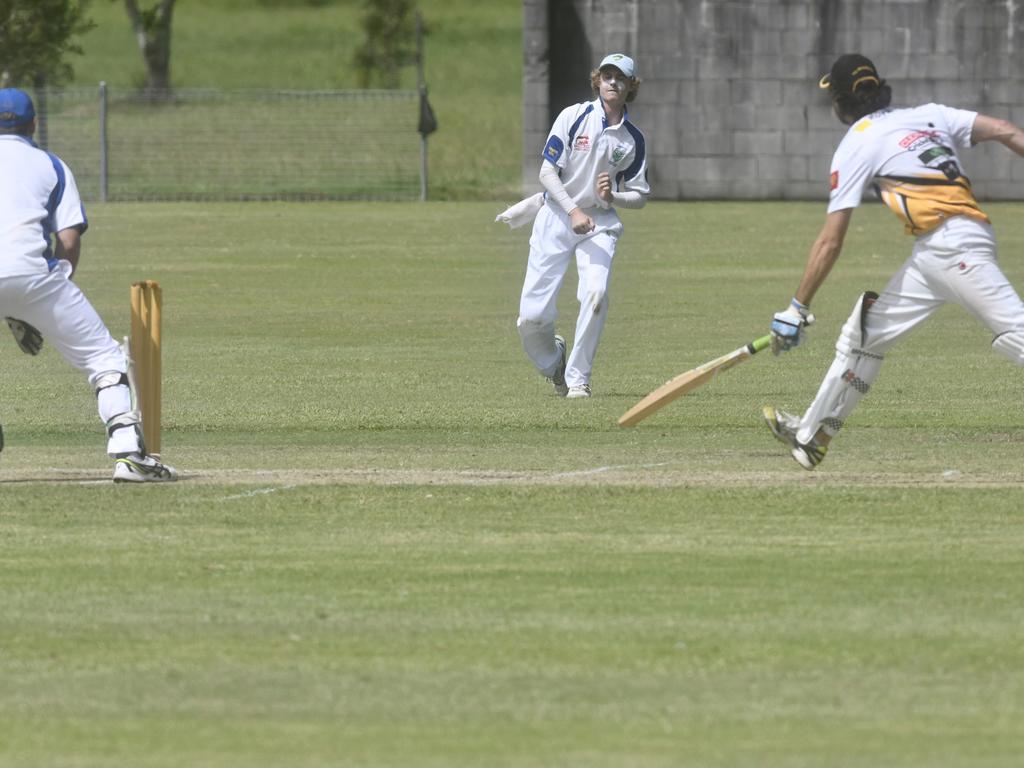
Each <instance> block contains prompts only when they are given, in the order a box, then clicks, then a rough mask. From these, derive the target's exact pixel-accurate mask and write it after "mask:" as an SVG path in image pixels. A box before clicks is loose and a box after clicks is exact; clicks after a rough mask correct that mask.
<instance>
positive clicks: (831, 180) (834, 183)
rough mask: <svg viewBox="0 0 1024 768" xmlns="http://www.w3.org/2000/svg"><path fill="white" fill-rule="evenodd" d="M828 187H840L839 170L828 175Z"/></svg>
mask: <svg viewBox="0 0 1024 768" xmlns="http://www.w3.org/2000/svg"><path fill="white" fill-rule="evenodd" d="M828 188H829V189H839V171H832V174H831V175H830V176H829V177H828Z"/></svg>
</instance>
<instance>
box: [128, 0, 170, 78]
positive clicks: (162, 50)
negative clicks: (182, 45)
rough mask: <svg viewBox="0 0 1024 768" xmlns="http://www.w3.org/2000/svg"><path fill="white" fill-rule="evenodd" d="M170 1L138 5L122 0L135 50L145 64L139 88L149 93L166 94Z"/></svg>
mask: <svg viewBox="0 0 1024 768" xmlns="http://www.w3.org/2000/svg"><path fill="white" fill-rule="evenodd" d="M112 1H113V0H112ZM174 3H175V0H159V2H154V3H153V4H152V5H150V6H143V7H141V8H140V7H139V4H138V3H137V2H136V0H125V2H124V8H125V11H126V12H127V14H128V18H129V19H130V20H131V24H132V29H133V30H134V32H135V39H136V42H137V43H138V47H139V52H140V53H141V54H142V60H143V62H145V65H146V81H145V85H144V88H143V90H145V91H147V92H148V93H149V94H150V95H151V96H158V95H166V94H167V93H168V92H169V91H170V88H171V22H172V19H173V17H174Z"/></svg>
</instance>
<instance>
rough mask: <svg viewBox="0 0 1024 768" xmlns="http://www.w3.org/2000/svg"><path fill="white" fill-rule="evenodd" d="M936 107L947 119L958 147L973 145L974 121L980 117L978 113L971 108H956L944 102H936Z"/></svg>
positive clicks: (951, 134) (950, 133)
mask: <svg viewBox="0 0 1024 768" xmlns="http://www.w3.org/2000/svg"><path fill="white" fill-rule="evenodd" d="M935 108H936V109H937V110H938V111H939V113H940V114H941V115H942V117H943V119H944V120H945V121H946V125H947V126H948V128H949V135H950V137H951V138H952V139H953V143H954V144H955V145H956V146H957V147H958V148H968V147H971V146H972V144H971V134H972V133H973V132H974V121H975V119H976V118H977V117H978V113H977V112H973V111H971V110H969V109H954V108H952V107H946V106H943V105H942V104H936V105H935Z"/></svg>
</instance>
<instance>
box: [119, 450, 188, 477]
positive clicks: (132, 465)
mask: <svg viewBox="0 0 1024 768" xmlns="http://www.w3.org/2000/svg"><path fill="white" fill-rule="evenodd" d="M177 479H178V470H176V469H175V468H174V467H169V466H167V465H166V464H161V463H160V462H159V461H157V460H156V459H154V458H153V457H152V456H148V455H146V454H142V453H130V454H128V455H127V456H122V457H121V458H119V459H118V460H117V463H115V464H114V482H115V483H169V482H171V481H173V480H177Z"/></svg>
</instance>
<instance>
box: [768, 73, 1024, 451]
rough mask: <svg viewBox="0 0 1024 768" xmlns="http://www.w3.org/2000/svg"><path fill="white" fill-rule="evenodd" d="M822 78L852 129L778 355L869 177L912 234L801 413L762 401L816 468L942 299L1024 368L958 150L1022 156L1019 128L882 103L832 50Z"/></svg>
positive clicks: (1022, 349) (872, 86)
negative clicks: (986, 146) (896, 349)
mask: <svg viewBox="0 0 1024 768" xmlns="http://www.w3.org/2000/svg"><path fill="white" fill-rule="evenodd" d="M820 85H821V87H822V88H827V89H828V91H829V95H830V96H831V97H832V107H833V109H834V111H835V114H836V116H837V117H838V118H839V120H840V121H841V122H843V123H844V124H846V125H849V126H851V127H850V130H849V131H848V132H847V134H846V136H845V137H844V138H843V140H842V142H841V143H840V144H839V147H838V149H837V150H836V153H835V156H834V157H833V159H832V169H831V170H832V173H831V194H830V197H829V205H828V215H827V216H826V219H825V225H824V227H823V228H822V230H821V233H820V234H819V235H818V238H817V240H815V242H814V245H813V246H812V247H811V251H810V255H809V256H808V259H807V266H806V268H805V270H804V275H803V279H802V280H801V281H800V285H799V287H798V288H797V291H796V296H795V297H794V298H793V300H792V302H791V303H790V306H789V308H788V309H786V310H784V311H782V312H778V313H776V314H775V317H774V319H773V320H772V324H771V331H772V336H773V349H774V350H775V352H776V354H778V352H781V351H785V350H788V349H790V348H791V347H795V346H797V345H798V344H799V343H800V342H801V341H802V340H803V337H804V327H805V326H806V325H807V317H808V307H809V306H810V303H811V299H813V298H814V294H815V292H816V291H817V290H818V288H820V287H821V284H822V283H823V282H824V281H825V278H826V277H827V276H828V274H829V271H830V270H831V269H832V266H833V265H834V264H835V262H836V260H837V259H838V258H839V253H840V251H841V250H842V247H843V238H844V237H845V235H846V230H847V227H849V224H850V217H851V216H852V215H853V209H854V208H856V207H857V206H858V205H859V204H860V202H861V196H862V195H863V193H864V190H865V188H866V187H867V186H868V185H869V184H876V185H877V186H878V188H879V191H880V193H881V196H882V200H883V201H884V202H885V203H886V204H887V205H888V206H889V208H891V209H892V211H893V213H895V214H896V215H897V216H898V217H899V218H900V220H901V221H902V222H903V224H904V228H905V230H906V232H907V234H910V235H913V236H914V237H915V238H916V239H915V241H914V247H913V250H912V251H911V254H910V258H908V259H907V260H906V261H905V262H904V264H903V266H902V267H900V269H899V270H898V271H897V272H896V274H895V275H894V276H893V277H892V279H891V280H890V281H889V283H888V285H886V287H885V289H884V290H883V291H882V293H881V294H876V293H873V292H867V293H865V294H863V295H862V296H861V297H860V298H858V299H857V303H856V304H855V306H854V308H853V313H852V314H851V315H850V318H849V319H848V320H847V321H846V324H845V325H844V326H843V329H842V331H841V333H840V335H839V340H838V341H837V342H836V356H835V360H834V362H833V363H832V367H831V368H829V370H828V373H827V374H826V375H825V379H824V381H823V382H822V383H821V387H820V389H819V390H818V395H817V397H815V399H814V402H812V403H811V405H810V407H809V408H808V409H807V412H806V413H804V415H803V417H802V418H797V417H796V416H792V415H790V414H788V413H785V412H784V411H779V410H776V409H775V408H773V407H771V406H765V407H764V417H765V420H766V421H767V422H768V426H769V427H770V428H771V430H772V433H773V434H774V435H775V437H776V438H778V439H779V440H780V441H781V442H783V443H785V444H786V445H787V446H789V448H790V451H791V453H792V455H793V458H795V459H796V460H797V461H798V462H799V463H800V465H801V466H802V467H804V468H805V469H813V468H814V467H815V466H817V465H818V464H819V463H820V462H821V460H822V459H823V458H824V456H825V452H826V450H827V448H828V445H829V442H830V441H831V440H832V438H833V437H835V435H836V433H837V432H838V431H839V430H840V428H841V427H842V426H843V423H844V422H845V421H846V419H847V418H848V417H849V415H850V413H851V412H852V411H853V409H854V408H855V407H856V405H857V403H858V402H859V401H860V399H861V397H862V396H863V395H864V394H865V393H867V391H868V390H869V389H870V388H871V383H872V382H873V381H874V380H875V377H876V376H877V375H878V371H879V369H880V368H881V366H882V360H883V359H884V356H885V352H886V350H888V349H889V347H890V346H892V345H893V344H894V343H896V342H897V341H899V340H900V339H902V338H903V337H904V336H906V335H907V334H908V333H909V332H910V331H912V330H913V329H914V328H916V327H917V326H918V325H920V324H921V323H922V322H924V321H925V320H927V319H928V318H929V317H930V316H931V315H932V313H933V312H935V310H936V309H938V308H939V307H940V306H941V305H943V304H945V303H947V302H953V303H956V304H959V305H960V306H962V307H964V309H966V310H967V311H968V312H969V313H970V314H971V315H973V316H974V317H975V318H976V319H977V320H979V321H980V322H981V323H983V324H984V325H985V326H986V327H987V328H988V329H989V330H990V331H991V332H992V347H993V349H994V350H995V351H997V352H999V353H1001V354H1003V355H1005V356H1006V357H1008V358H1010V359H1011V360H1013V361H1014V362H1015V363H1017V364H1019V365H1024V303H1022V302H1021V299H1020V297H1019V296H1018V295H1017V292H1016V291H1015V290H1014V289H1013V286H1011V285H1010V283H1009V281H1008V280H1007V279H1006V277H1005V276H1004V275H1003V272H1002V270H1000V268H999V263H998V261H997V258H996V240H995V235H994V234H993V231H992V226H991V224H990V223H989V218H988V216H986V215H985V213H984V212H982V210H981V208H980V207H979V206H978V202H977V201H976V200H975V198H974V193H973V192H972V191H971V182H970V181H969V180H968V178H967V176H966V175H965V174H964V169H963V165H962V164H961V162H960V157H959V155H958V154H957V150H958V149H962V148H966V147H970V146H972V145H974V144H978V143H979V142H982V141H998V142H1000V143H1002V144H1004V145H1005V146H1007V147H1008V148H1009V149H1011V150H1013V151H1014V152H1016V153H1017V154H1018V155H1024V131H1021V129H1020V128H1018V127H1017V126H1015V125H1013V124H1012V123H1009V122H1007V121H1006V120H1002V119H999V118H996V117H989V116H986V115H980V114H978V113H977V112H970V111H965V110H961V109H952V108H950V107H946V106H942V105H941V104H925V105H922V106H919V107H913V108H910V109H891V108H890V107H889V101H890V98H891V95H892V92H891V89H890V88H889V86H888V85H886V83H885V81H884V80H883V79H882V78H881V77H880V76H879V74H878V71H877V70H876V69H875V65H874V64H872V63H871V61H870V60H868V59H866V58H865V57H864V56H861V55H860V54H847V55H844V56H841V57H840V58H839V59H838V60H837V61H836V62H835V64H833V65H832V69H831V71H830V72H829V74H827V75H825V76H824V77H822V78H821V82H820Z"/></svg>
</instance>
